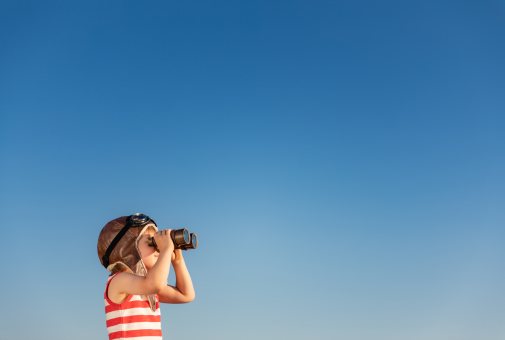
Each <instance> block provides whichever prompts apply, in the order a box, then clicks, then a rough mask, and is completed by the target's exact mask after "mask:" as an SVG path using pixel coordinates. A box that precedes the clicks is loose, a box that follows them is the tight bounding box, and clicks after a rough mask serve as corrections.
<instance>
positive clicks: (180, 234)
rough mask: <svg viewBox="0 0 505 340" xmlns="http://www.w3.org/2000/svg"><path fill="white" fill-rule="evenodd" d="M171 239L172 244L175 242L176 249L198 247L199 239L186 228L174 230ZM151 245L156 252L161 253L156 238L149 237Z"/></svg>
mask: <svg viewBox="0 0 505 340" xmlns="http://www.w3.org/2000/svg"><path fill="white" fill-rule="evenodd" d="M170 237H171V238H172V242H174V249H182V250H188V249H196V247H198V237H196V234H194V233H191V234H190V233H189V231H188V229H186V228H184V229H175V230H172V231H171V232H170ZM149 245H150V246H151V247H154V249H156V251H158V252H159V251H160V250H159V249H158V245H157V244H156V241H155V240H154V237H149Z"/></svg>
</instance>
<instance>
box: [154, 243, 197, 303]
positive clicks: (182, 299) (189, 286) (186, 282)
mask: <svg viewBox="0 0 505 340" xmlns="http://www.w3.org/2000/svg"><path fill="white" fill-rule="evenodd" d="M174 254H175V256H173V257H172V266H174V271H175V287H173V286H168V285H167V286H165V288H163V290H162V291H161V292H159V293H158V297H159V299H160V302H163V303H188V302H191V301H193V300H194V299H195V289H194V288H193V282H192V281H191V276H189V272H188V268H186V263H185V262H184V258H183V257H182V251H181V250H180V249H176V250H175V251H174Z"/></svg>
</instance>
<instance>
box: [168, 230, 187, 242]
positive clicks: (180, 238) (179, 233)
mask: <svg viewBox="0 0 505 340" xmlns="http://www.w3.org/2000/svg"><path fill="white" fill-rule="evenodd" d="M172 241H174V246H184V245H186V244H189V231H188V229H186V228H184V229H176V230H174V233H173V236H172Z"/></svg>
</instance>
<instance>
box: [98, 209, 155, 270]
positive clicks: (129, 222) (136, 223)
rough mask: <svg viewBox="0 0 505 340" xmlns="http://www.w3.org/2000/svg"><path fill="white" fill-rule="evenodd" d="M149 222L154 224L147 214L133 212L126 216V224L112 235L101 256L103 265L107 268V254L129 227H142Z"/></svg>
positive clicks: (108, 254)
mask: <svg viewBox="0 0 505 340" xmlns="http://www.w3.org/2000/svg"><path fill="white" fill-rule="evenodd" d="M149 222H152V223H154V224H155V225H156V222H154V221H153V220H152V219H151V218H150V217H149V216H147V215H144V214H135V215H131V216H128V217H127V218H126V224H125V226H124V227H123V228H122V229H121V230H120V231H119V233H118V234H117V235H116V237H114V239H113V240H112V242H111V244H110V245H109V247H108V248H107V251H106V252H105V255H104V256H103V257H102V262H103V266H104V267H105V268H107V267H108V266H109V256H110V254H111V253H112V251H113V250H114V248H115V247H116V246H117V244H118V243H119V241H120V240H121V238H122V237H123V236H124V235H125V234H126V232H127V231H128V230H130V228H135V227H142V226H145V225H146V224H148V223H149Z"/></svg>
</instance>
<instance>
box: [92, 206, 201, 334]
mask: <svg viewBox="0 0 505 340" xmlns="http://www.w3.org/2000/svg"><path fill="white" fill-rule="evenodd" d="M153 236H154V239H155V241H156V244H157V246H158V249H159V253H158V251H156V250H155V248H154V247H151V246H149V244H148V240H149V238H150V237H153ZM97 249H98V257H99V258H100V262H101V263H102V265H103V266H104V267H105V268H107V270H109V271H110V272H111V274H110V277H109V280H108V282H107V285H106V287H105V296H104V299H105V316H106V320H107V331H108V333H109V339H129V340H141V339H149V340H155V339H156V340H161V322H160V309H159V302H162V303H187V302H191V301H193V299H194V298H195V290H194V289H193V283H192V282H191V277H190V276H189V272H188V269H187V268H186V264H185V263H184V259H183V257H182V252H181V250H180V249H176V250H174V244H173V242H172V238H171V237H170V229H167V230H162V231H158V227H157V226H156V223H154V221H153V220H152V219H150V218H149V217H148V216H146V215H143V214H135V215H131V216H128V217H126V216H123V217H119V218H117V219H115V220H112V221H110V222H109V223H107V224H106V225H105V227H103V229H102V231H101V232H100V236H99V237H98V246H97ZM170 262H172V266H173V267H174V271H175V276H176V284H175V287H173V286H169V285H167V278H168V272H169V269H170Z"/></svg>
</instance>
